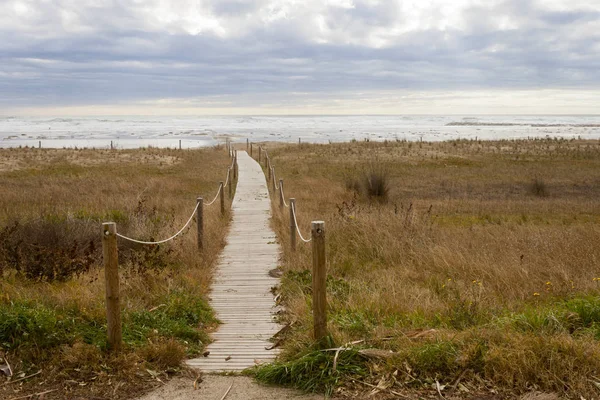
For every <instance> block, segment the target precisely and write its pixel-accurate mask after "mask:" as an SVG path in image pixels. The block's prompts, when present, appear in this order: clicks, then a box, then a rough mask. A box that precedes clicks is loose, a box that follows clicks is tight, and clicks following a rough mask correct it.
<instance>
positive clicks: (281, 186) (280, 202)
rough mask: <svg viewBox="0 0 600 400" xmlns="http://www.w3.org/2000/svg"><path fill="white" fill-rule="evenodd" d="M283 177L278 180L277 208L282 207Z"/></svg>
mask: <svg viewBox="0 0 600 400" xmlns="http://www.w3.org/2000/svg"><path fill="white" fill-rule="evenodd" d="M283 203H284V201H283V179H280V180H279V208H283Z"/></svg>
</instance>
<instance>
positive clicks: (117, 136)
mask: <svg viewBox="0 0 600 400" xmlns="http://www.w3.org/2000/svg"><path fill="white" fill-rule="evenodd" d="M528 137H529V138H532V137H538V138H539V137H562V138H582V139H599V138H600V115H590V116H583V115H545V116H540V115H532V116H526V115H502V116H499V115H486V116H482V115H476V116H465V115H462V116H457V115H366V116H363V115H349V116H214V117H207V116H201V117H172V116H169V117H166V116H165V117H158V116H156V117H149V116H126V117H125V116H115V117H110V116H107V117H96V116H94V117H73V118H63V117H61V118H58V117H57V118H47V117H0V147H19V146H21V147H24V146H30V147H31V146H33V147H37V146H38V145H39V144H40V142H41V145H42V147H45V148H63V147H65V148H73V147H77V148H84V147H87V148H108V147H110V145H111V141H112V143H113V146H115V147H116V148H137V147H147V146H154V147H178V146H179V141H180V140H181V145H182V147H183V148H196V147H205V146H212V145H215V144H218V143H223V142H225V141H226V140H231V141H232V142H239V143H245V141H246V139H250V141H253V142H262V141H281V142H298V140H299V139H300V140H301V141H303V142H311V143H327V142H343V141H350V140H374V141H383V140H409V141H419V140H423V141H442V140H453V139H480V140H491V139H519V138H528Z"/></svg>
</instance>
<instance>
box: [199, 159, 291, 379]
mask: <svg viewBox="0 0 600 400" xmlns="http://www.w3.org/2000/svg"><path fill="white" fill-rule="evenodd" d="M238 166H239V172H238V174H239V176H238V184H237V189H236V193H235V197H234V200H233V204H232V213H233V220H232V224H231V231H230V232H229V237H228V240H227V245H226V246H225V249H224V250H223V254H222V255H221V259H220V261H219V265H218V267H217V269H216V274H215V279H214V282H213V285H212V291H211V294H210V299H211V300H210V304H211V306H212V307H213V309H214V310H215V312H216V314H217V318H218V319H219V320H220V321H221V322H222V324H221V325H220V326H219V328H218V330H217V331H216V332H215V333H213V334H212V335H211V336H212V339H213V341H214V342H213V343H211V344H210V345H208V348H207V351H209V352H210V354H209V355H208V356H207V357H200V358H195V359H192V360H188V365H190V366H191V367H194V368H197V369H200V370H201V371H204V372H223V371H241V370H243V369H245V368H248V367H252V366H254V365H256V364H258V363H263V362H269V361H272V360H273V359H274V358H275V356H276V355H277V351H276V350H266V349H267V348H269V347H270V346H271V345H272V343H271V342H270V341H269V339H270V338H271V337H272V336H273V335H274V334H275V333H277V331H278V330H279V329H280V328H281V326H280V325H278V324H277V323H275V322H274V312H275V311H276V309H275V304H274V297H273V294H272V293H271V288H272V287H273V286H275V285H277V284H278V283H279V280H278V279H276V278H272V277H271V276H270V275H269V271H270V270H272V269H274V268H276V267H277V260H278V258H279V252H280V249H279V245H278V244H277V243H276V236H275V233H274V232H273V230H272V229H271V228H270V226H269V219H270V214H271V202H270V199H269V192H268V189H267V182H266V179H265V175H264V174H263V171H262V169H261V167H260V165H258V163H257V162H256V161H255V160H253V159H252V158H251V157H250V156H249V155H248V154H247V153H246V152H245V151H238Z"/></svg>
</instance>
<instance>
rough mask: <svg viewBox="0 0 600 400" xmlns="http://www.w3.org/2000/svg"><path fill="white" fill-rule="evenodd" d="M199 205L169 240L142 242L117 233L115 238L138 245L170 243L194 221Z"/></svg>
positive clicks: (197, 204)
mask: <svg viewBox="0 0 600 400" xmlns="http://www.w3.org/2000/svg"><path fill="white" fill-rule="evenodd" d="M217 195H218V193H217ZM199 205H200V203H196V208H194V211H193V212H192V215H191V216H190V218H189V219H188V220H187V222H186V223H185V225H184V226H183V228H181V229H180V230H179V232H177V233H176V234H174V235H173V236H171V237H170V238H168V239H164V240H158V241H156V242H146V241H143V240H137V239H132V238H130V237H127V236H125V235H121V234H120V233H118V232H117V236H118V237H120V238H121V239H125V240H128V241H130V242H133V243H139V244H162V243H166V242H168V241H170V240H173V239H175V238H176V237H177V236H179V235H180V234H181V233H182V232H183V231H184V230H185V228H187V227H188V225H189V224H190V222H192V220H193V219H194V215H196V211H197V210H198V206H199Z"/></svg>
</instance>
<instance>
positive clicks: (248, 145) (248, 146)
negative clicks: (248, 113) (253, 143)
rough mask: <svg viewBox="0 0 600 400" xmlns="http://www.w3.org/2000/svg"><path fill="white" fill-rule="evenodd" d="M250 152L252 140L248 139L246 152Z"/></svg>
mask: <svg viewBox="0 0 600 400" xmlns="http://www.w3.org/2000/svg"><path fill="white" fill-rule="evenodd" d="M248 150H250V139H248V138H246V151H248Z"/></svg>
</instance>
